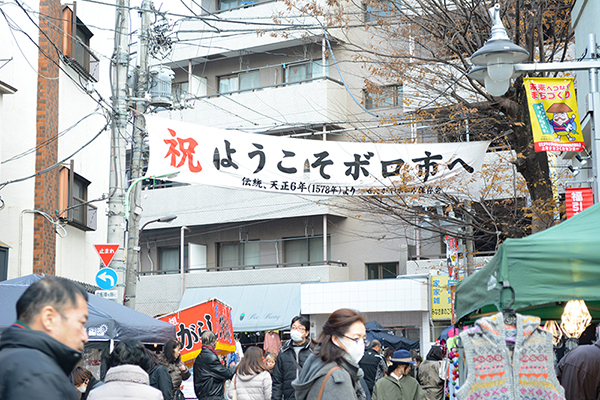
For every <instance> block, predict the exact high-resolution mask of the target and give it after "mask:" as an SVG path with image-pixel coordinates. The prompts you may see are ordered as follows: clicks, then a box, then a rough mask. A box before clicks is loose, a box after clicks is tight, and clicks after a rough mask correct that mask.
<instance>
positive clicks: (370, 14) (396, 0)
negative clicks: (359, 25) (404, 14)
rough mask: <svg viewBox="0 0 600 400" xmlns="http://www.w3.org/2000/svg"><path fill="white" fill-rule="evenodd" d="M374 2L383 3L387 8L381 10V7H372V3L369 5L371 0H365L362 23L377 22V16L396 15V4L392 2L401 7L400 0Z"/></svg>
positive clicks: (387, 16) (377, 0)
mask: <svg viewBox="0 0 600 400" xmlns="http://www.w3.org/2000/svg"><path fill="white" fill-rule="evenodd" d="M375 2H377V3H385V5H386V6H387V8H388V9H387V10H383V9H382V8H383V7H382V8H380V9H376V8H375V7H373V6H372V5H370V3H371V1H369V0H367V1H366V2H364V3H363V6H364V11H363V12H364V23H365V24H368V23H377V20H378V19H379V18H389V17H393V16H394V15H396V12H395V11H394V10H395V9H396V6H394V4H396V5H397V8H402V0H387V1H386V0H383V1H382V0H375Z"/></svg>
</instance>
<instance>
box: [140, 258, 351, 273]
mask: <svg viewBox="0 0 600 400" xmlns="http://www.w3.org/2000/svg"><path fill="white" fill-rule="evenodd" d="M323 265H330V266H338V267H347V266H348V264H347V263H345V262H342V261H306V262H299V263H298V262H294V263H275V264H256V265H237V266H233V267H206V268H186V269H185V272H198V271H206V272H211V271H215V272H218V271H243V270H253V269H267V268H285V267H288V268H289V267H314V266H323ZM179 273H180V271H179V268H177V269H168V270H154V271H138V275H142V276H145V275H168V274H179Z"/></svg>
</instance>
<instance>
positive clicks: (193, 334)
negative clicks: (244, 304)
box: [159, 299, 235, 362]
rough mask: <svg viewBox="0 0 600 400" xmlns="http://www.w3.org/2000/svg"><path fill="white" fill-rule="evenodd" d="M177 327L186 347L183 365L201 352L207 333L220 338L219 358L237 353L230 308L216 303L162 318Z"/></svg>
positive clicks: (184, 348)
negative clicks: (203, 338) (210, 332)
mask: <svg viewBox="0 0 600 400" xmlns="http://www.w3.org/2000/svg"><path fill="white" fill-rule="evenodd" d="M159 319H160V320H161V321H164V322H168V323H170V324H172V325H175V327H176V336H177V340H179V341H180V342H181V343H182V344H183V348H182V349H181V361H183V362H186V361H189V360H193V359H194V358H196V357H197V356H198V354H200V351H201V350H202V341H201V339H200V335H201V334H202V332H203V331H205V330H207V329H208V330H210V331H212V332H213V333H214V334H215V335H217V343H216V345H215V350H216V351H217V353H219V354H227V353H231V352H232V351H235V340H234V337H233V324H232V323H231V307H229V306H228V305H226V304H224V303H223V302H221V301H219V300H217V299H214V300H209V301H207V302H204V303H200V304H197V305H195V306H192V307H188V308H186V309H183V310H180V311H176V312H174V313H172V314H167V315H165V316H162V317H160V318H159Z"/></svg>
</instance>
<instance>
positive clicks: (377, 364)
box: [358, 340, 387, 394]
mask: <svg viewBox="0 0 600 400" xmlns="http://www.w3.org/2000/svg"><path fill="white" fill-rule="evenodd" d="M380 351H381V343H380V342H379V340H372V341H371V343H370V344H369V348H368V349H367V350H366V351H365V354H364V355H363V358H362V359H361V360H360V361H359V362H358V365H360V367H361V368H362V370H363V372H364V373H365V376H364V378H365V382H366V383H367V387H368V388H369V393H370V394H373V386H375V382H377V381H378V380H379V379H381V378H383V376H384V375H385V372H386V371H387V364H386V363H385V360H384V359H383V356H382V355H381V354H379V352H380Z"/></svg>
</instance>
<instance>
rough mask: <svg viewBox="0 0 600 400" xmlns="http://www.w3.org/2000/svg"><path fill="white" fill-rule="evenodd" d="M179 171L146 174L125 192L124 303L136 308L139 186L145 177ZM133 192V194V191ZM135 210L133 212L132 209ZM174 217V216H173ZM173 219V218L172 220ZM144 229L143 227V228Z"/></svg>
mask: <svg viewBox="0 0 600 400" xmlns="http://www.w3.org/2000/svg"><path fill="white" fill-rule="evenodd" d="M178 173H179V171H177V172H175V173H168V174H163V175H152V176H146V177H141V178H138V179H136V180H135V181H133V182H132V183H131V185H130V186H129V189H127V193H126V194H125V199H124V206H125V207H124V208H125V210H124V213H125V215H124V217H125V218H124V219H125V220H126V221H127V239H126V240H125V244H126V245H127V248H126V255H127V258H126V260H127V263H126V267H125V302H124V304H125V305H126V306H127V307H129V308H133V309H135V295H136V285H137V268H138V260H139V257H140V255H139V251H140V246H139V242H140V229H138V227H139V223H140V213H139V212H136V209H137V207H138V205H139V203H140V201H141V200H140V198H141V194H140V193H141V191H140V188H139V186H138V183H140V182H141V181H142V180H144V179H151V178H173V177H175V176H177V174H178ZM131 192H133V194H132V193H131ZM132 195H133V197H132V199H131V200H132V201H131V203H130V201H129V199H130V197H131V196H132ZM130 209H131V210H133V213H131V212H130V211H131V210H130ZM173 219H174V218H173ZM171 221H172V220H171ZM142 229H143V228H142Z"/></svg>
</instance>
